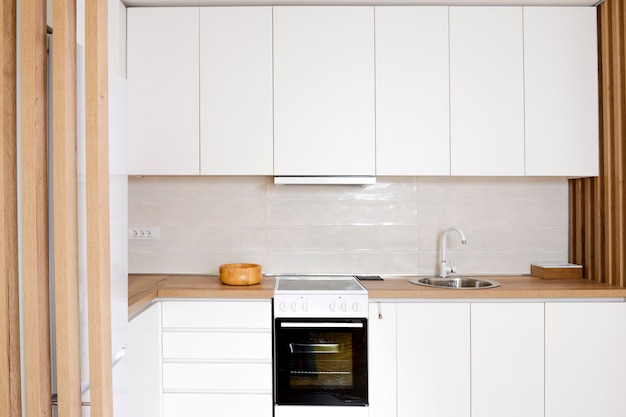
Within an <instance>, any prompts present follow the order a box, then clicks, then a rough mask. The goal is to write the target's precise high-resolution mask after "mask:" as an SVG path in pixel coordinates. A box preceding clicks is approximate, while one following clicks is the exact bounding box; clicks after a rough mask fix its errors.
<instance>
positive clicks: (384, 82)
mask: <svg viewBox="0 0 626 417" xmlns="http://www.w3.org/2000/svg"><path fill="white" fill-rule="evenodd" d="M449 84H450V79H449V54H448V7H422V6H420V7H404V6H398V7H387V6H385V7H382V6H380V7H376V174H377V175H450V117H449V113H450V107H449V100H450V89H449Z"/></svg>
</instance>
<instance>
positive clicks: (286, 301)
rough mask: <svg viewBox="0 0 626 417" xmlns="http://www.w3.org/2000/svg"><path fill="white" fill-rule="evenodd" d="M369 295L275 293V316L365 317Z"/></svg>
mask: <svg viewBox="0 0 626 417" xmlns="http://www.w3.org/2000/svg"><path fill="white" fill-rule="evenodd" d="M367 313H368V306H367V295H362V294H354V295H350V294H348V295H317V294H311V295H306V296H303V295H275V296H274V317H308V318H315V317H320V318H323V317H364V318H367Z"/></svg>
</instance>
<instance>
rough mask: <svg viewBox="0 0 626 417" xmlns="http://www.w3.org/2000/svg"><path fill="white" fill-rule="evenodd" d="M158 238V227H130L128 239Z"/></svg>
mask: <svg viewBox="0 0 626 417" xmlns="http://www.w3.org/2000/svg"><path fill="white" fill-rule="evenodd" d="M158 238H159V228H158V227H130V228H129V229H128V240H156V239H158Z"/></svg>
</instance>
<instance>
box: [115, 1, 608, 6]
mask: <svg viewBox="0 0 626 417" xmlns="http://www.w3.org/2000/svg"><path fill="white" fill-rule="evenodd" d="M602 1H604V0H122V2H123V3H124V4H126V5H127V6H267V5H274V6H284V5H370V6H371V5H385V6H387V5H423V6H433V5H447V6H594V5H596V4H598V3H601V2H602Z"/></svg>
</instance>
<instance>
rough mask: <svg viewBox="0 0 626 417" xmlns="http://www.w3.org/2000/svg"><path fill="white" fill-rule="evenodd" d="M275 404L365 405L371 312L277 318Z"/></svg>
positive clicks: (275, 323)
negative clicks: (364, 315)
mask: <svg viewBox="0 0 626 417" xmlns="http://www.w3.org/2000/svg"><path fill="white" fill-rule="evenodd" d="M274 384H275V389H274V397H275V398H274V400H275V401H274V402H275V404H276V405H313V406H315V405H330V406H344V405H345V406H366V405H368V398H367V318H275V319H274Z"/></svg>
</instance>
